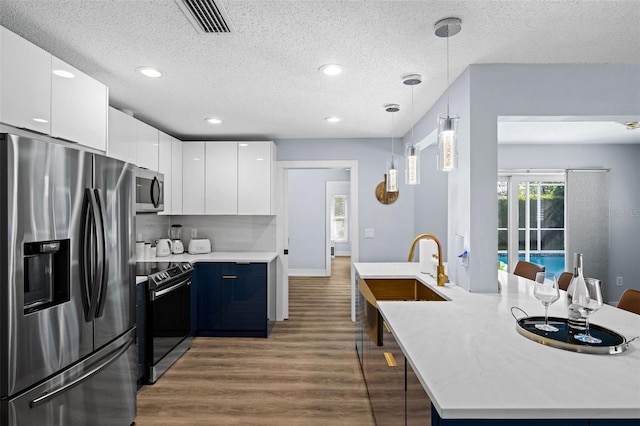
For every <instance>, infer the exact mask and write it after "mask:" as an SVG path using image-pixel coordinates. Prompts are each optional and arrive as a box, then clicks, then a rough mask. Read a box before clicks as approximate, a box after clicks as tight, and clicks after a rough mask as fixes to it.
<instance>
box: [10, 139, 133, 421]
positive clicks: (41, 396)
mask: <svg viewBox="0 0 640 426" xmlns="http://www.w3.org/2000/svg"><path fill="white" fill-rule="evenodd" d="M133 191H134V174H133V167H132V166H131V165H130V164H128V163H123V162H121V161H118V160H114V159H111V158H107V157H104V156H101V155H96V154H91V153H89V152H86V151H82V150H77V149H73V148H70V147H67V146H63V145H59V144H55V143H50V142H43V141H39V140H35V139H28V138H24V137H18V136H15V135H10V134H0V381H1V387H0V424H1V425H20V426H25V425H38V426H48V425H65V426H69V425H83V426H84V425H118V426H122V425H129V424H131V423H132V422H133V421H134V420H135V415H136V366H137V360H136V350H135V333H136V328H135V276H134V274H135V258H134V255H133V253H134V247H133V244H134V236H133V232H134V228H133V226H134V225H133V216H134V209H133V206H134V204H133V203H134V202H133V194H134V192H133Z"/></svg>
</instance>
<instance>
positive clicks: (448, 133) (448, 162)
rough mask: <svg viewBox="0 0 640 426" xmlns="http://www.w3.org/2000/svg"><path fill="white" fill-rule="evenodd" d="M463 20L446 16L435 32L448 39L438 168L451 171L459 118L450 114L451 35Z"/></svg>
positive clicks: (455, 162)
mask: <svg viewBox="0 0 640 426" xmlns="http://www.w3.org/2000/svg"><path fill="white" fill-rule="evenodd" d="M461 29H462V21H460V19H458V18H446V19H443V20H441V21H438V22H436V25H435V34H436V36H437V37H444V38H446V39H447V115H446V116H443V115H441V116H439V117H438V170H439V171H443V172H449V171H451V170H455V169H456V168H457V166H458V151H457V149H458V148H457V145H458V144H457V142H458V120H459V117H451V116H450V115H449V37H453V36H454V35H456V34H458V33H459V32H460V30H461Z"/></svg>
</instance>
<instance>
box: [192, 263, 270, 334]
mask: <svg viewBox="0 0 640 426" xmlns="http://www.w3.org/2000/svg"><path fill="white" fill-rule="evenodd" d="M192 291H193V300H194V302H193V305H195V314H194V315H193V316H192V326H193V327H192V328H193V334H194V336H228V337H267V336H268V319H267V264H266V263H197V264H196V267H195V273H194V278H193V290H192Z"/></svg>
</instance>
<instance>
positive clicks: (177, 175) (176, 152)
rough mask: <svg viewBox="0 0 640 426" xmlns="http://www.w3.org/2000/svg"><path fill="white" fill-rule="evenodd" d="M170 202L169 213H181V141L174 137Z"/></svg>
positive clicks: (172, 140)
mask: <svg viewBox="0 0 640 426" xmlns="http://www.w3.org/2000/svg"><path fill="white" fill-rule="evenodd" d="M171 204H172V205H171V214H182V141H179V140H178V139H176V138H171ZM166 206H167V202H166V200H165V208H166Z"/></svg>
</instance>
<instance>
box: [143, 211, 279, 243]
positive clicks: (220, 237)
mask: <svg viewBox="0 0 640 426" xmlns="http://www.w3.org/2000/svg"><path fill="white" fill-rule="evenodd" d="M171 225H182V242H183V243H184V245H185V249H186V248H187V247H188V245H189V240H191V230H192V229H196V230H197V234H198V235H197V238H208V239H209V240H210V241H211V245H212V249H213V251H218V252H221V251H231V252H235V251H275V250H276V217H275V216H160V215H155V214H143V215H137V216H136V233H137V234H139V233H142V234H143V240H144V241H147V242H152V241H155V240H157V239H158V238H168V237H167V232H168V229H169V228H170V227H171Z"/></svg>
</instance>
